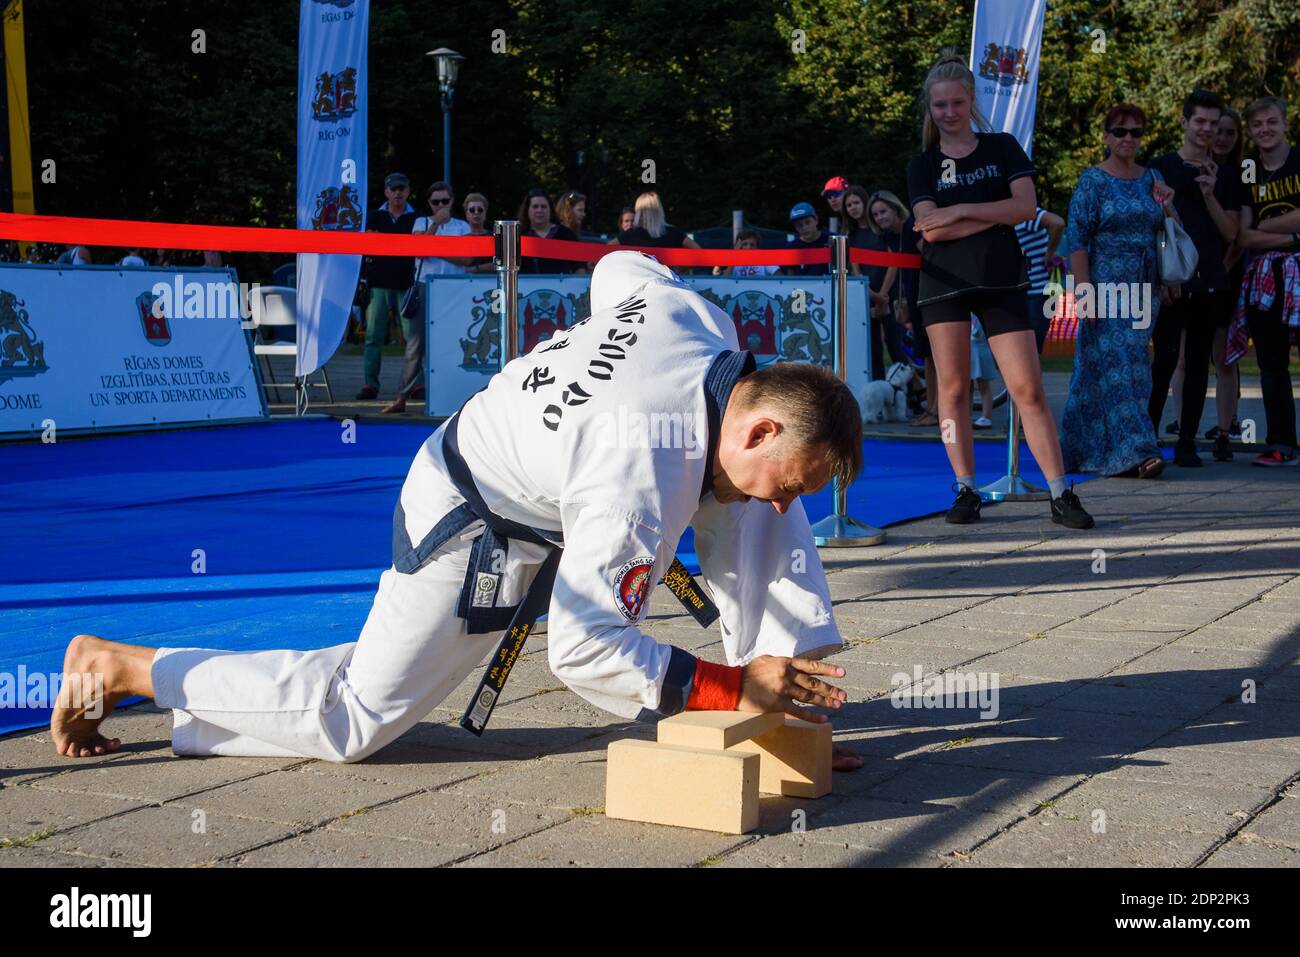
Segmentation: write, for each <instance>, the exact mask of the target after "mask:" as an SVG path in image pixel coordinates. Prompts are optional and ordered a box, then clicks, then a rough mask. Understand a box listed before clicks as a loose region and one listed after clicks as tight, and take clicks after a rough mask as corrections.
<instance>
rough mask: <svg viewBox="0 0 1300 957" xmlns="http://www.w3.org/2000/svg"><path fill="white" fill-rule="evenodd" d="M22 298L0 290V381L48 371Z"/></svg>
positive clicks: (38, 340) (5, 290)
mask: <svg viewBox="0 0 1300 957" xmlns="http://www.w3.org/2000/svg"><path fill="white" fill-rule="evenodd" d="M26 304H27V303H26V301H25V300H22V299H19V298H18V297H17V296H16V295H14V294H13V293H12V292H9V291H8V290H7V289H0V383H4V382H6V381H8V380H9V379H16V378H19V377H20V376H34V375H39V374H40V373H42V372H46V371H48V370H49V365H47V364H46V362H45V343H44V342H43V341H41V340H40V339H37V338H36V330H35V329H33V328H32V324H31V321H30V317H29V316H28V314H27V310H26V309H25V308H23V307H24V306H26Z"/></svg>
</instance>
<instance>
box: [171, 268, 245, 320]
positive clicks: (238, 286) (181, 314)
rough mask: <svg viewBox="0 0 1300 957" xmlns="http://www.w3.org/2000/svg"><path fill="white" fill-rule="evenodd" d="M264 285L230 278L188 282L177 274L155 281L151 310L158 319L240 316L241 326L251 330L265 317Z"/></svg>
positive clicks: (227, 317)
mask: <svg viewBox="0 0 1300 957" xmlns="http://www.w3.org/2000/svg"><path fill="white" fill-rule="evenodd" d="M261 288H262V284H261V283H258V282H251V283H250V282H234V281H233V280H229V279H226V280H211V281H208V282H185V281H184V280H183V279H182V278H181V277H180V276H179V275H178V276H176V277H175V278H174V279H173V280H172V281H171V282H170V283H167V282H161V281H159V282H156V283H154V284H153V288H152V289H150V290H149V291H150V293H151V294H152V295H153V305H152V306H151V307H150V311H151V312H152V313H153V315H154V318H155V319H162V318H164V317H165V318H170V319H238V320H240V323H239V324H240V327H241V328H244V329H251V328H253V327H254V326H255V325H257V324H258V323H260V322H261V320H262V295H261Z"/></svg>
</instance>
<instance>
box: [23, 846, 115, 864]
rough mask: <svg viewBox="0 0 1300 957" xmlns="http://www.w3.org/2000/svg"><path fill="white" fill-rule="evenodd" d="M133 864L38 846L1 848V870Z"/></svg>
mask: <svg viewBox="0 0 1300 957" xmlns="http://www.w3.org/2000/svg"><path fill="white" fill-rule="evenodd" d="M131 866H132V865H131V864H126V863H122V862H119V861H108V860H101V859H99V858H95V857H83V856H81V855H77V854H61V853H53V852H51V851H46V850H43V849H42V848H41V846H40V845H39V844H38V845H36V846H35V847H12V848H0V868H6V867H9V868H13V867H22V868H27V867H41V868H48V867H58V868H64V867H131Z"/></svg>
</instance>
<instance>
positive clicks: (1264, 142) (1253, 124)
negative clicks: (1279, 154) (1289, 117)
mask: <svg viewBox="0 0 1300 957" xmlns="http://www.w3.org/2000/svg"><path fill="white" fill-rule="evenodd" d="M1247 129H1248V130H1249V132H1250V138H1251V139H1252V140H1254V141H1255V145H1256V146H1258V147H1259V148H1260V149H1262V150H1270V149H1274V148H1276V147H1278V146H1280V145H1281V144H1282V143H1284V142H1286V129H1287V127H1286V117H1284V116H1283V115H1282V111H1281V110H1279V109H1278V108H1277V107H1275V106H1270V107H1269V108H1268V109H1266V110H1260V111H1259V112H1258V113H1256V114H1255V115H1254V116H1252V117H1251V118H1250V120H1249V122H1248V124H1247Z"/></svg>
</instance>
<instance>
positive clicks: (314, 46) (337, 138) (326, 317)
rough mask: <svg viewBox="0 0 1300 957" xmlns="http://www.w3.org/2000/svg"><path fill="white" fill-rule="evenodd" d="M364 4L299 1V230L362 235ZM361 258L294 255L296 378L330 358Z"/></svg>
mask: <svg viewBox="0 0 1300 957" xmlns="http://www.w3.org/2000/svg"><path fill="white" fill-rule="evenodd" d="M369 29H370V0H302V7H301V11H300V16H299V21H298V228H299V229H352V230H357V231H360V230H362V229H364V228H365V208H366V86H367V84H366V43H367V37H368V34H369ZM360 270H361V257H360V256H341V255H333V254H331V255H324V254H319V253H299V254H298V280H297V286H298V297H297V298H298V364H297V374H298V375H300V376H305V375H309V374H310V373H312V372H315V371H316V370H317V369H319V368H320V367H321V366H323V365H324V364H325V363H326V362H328V361H329V360H330V357H331V356H333V355H334V351H335V350H336V349H337V348H338V347H339V343H340V342H342V341H343V334H344V333H345V332H346V331H347V328H348V316H349V314H350V313H351V311H352V300H353V298H354V296H355V294H356V288H357V274H358V273H359V272H360Z"/></svg>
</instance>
